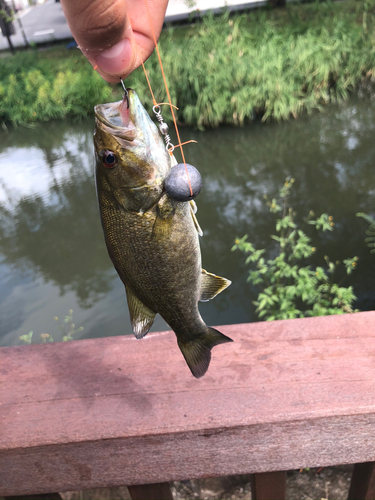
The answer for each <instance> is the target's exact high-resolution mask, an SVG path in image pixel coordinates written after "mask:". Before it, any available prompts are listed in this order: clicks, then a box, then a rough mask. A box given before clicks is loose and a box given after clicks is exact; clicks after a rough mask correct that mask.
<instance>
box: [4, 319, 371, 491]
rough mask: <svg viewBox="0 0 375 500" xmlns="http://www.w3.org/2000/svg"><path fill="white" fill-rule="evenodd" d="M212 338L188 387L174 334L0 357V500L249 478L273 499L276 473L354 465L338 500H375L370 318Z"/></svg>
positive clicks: (245, 327) (231, 330) (245, 328)
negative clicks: (208, 358)
mask: <svg viewBox="0 0 375 500" xmlns="http://www.w3.org/2000/svg"><path fill="white" fill-rule="evenodd" d="M220 330H221V331H222V332H223V333H225V334H226V335H229V336H230V337H232V338H233V340H234V342H233V344H226V345H221V346H218V347H216V348H215V349H214V350H213V356H212V362H211V366H210V368H209V371H208V372H207V374H206V375H205V377H203V378H202V379H200V380H196V379H194V378H193V377H192V376H191V374H190V372H189V370H188V368H187V367H186V365H185V362H184V360H183V358H182V356H181V354H180V352H179V350H178V347H177V344H176V339H175V335H174V334H173V333H172V332H163V333H155V334H149V335H148V336H147V337H146V338H145V339H143V340H141V341H139V340H136V339H134V338H132V337H124V336H123V337H107V338H101V339H90V340H81V341H74V342H66V343H59V344H56V343H54V344H43V345H31V346H20V347H9V348H8V347H5V348H1V349H0V495H3V496H5V497H10V496H12V495H13V496H15V495H31V494H39V493H49V492H62V491H71V490H83V489H86V488H95V487H106V486H116V485H127V486H129V490H130V493H131V495H132V498H133V499H134V500H136V499H138V500H141V499H145V500H152V499H155V500H168V499H171V498H172V497H171V493H170V490H169V486H168V481H171V480H181V479H192V478H202V477H210V476H223V475H230V474H244V473H251V474H254V476H253V495H254V498H255V499H257V500H260V499H264V500H277V499H282V498H285V473H284V472H280V471H287V470H290V469H297V468H302V467H318V466H319V467H322V466H329V465H336V464H349V463H355V464H358V465H356V466H355V468H354V474H353V479H352V484H351V489H350V493H349V498H350V500H357V499H358V500H366V499H367V500H369V499H374V498H375V473H374V465H373V462H374V461H375V312H364V313H357V314H348V315H343V316H329V317H319V318H309V319H298V320H287V321H275V322H271V323H252V324H242V325H229V326H223V327H221V328H220ZM43 498H48V497H43ZM51 498H58V496H57V495H56V496H52V497H51Z"/></svg>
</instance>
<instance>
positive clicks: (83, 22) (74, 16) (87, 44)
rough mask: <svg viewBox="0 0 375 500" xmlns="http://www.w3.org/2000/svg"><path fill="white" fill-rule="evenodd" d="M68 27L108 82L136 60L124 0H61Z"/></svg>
mask: <svg viewBox="0 0 375 500" xmlns="http://www.w3.org/2000/svg"><path fill="white" fill-rule="evenodd" d="M61 3H62V7H63V10H64V14H65V17H66V19H67V21H68V24H69V28H70V30H71V32H72V34H73V36H74V38H75V40H76V42H77V43H78V46H79V48H80V49H81V51H82V52H83V54H84V55H85V56H86V57H87V59H88V60H89V61H90V63H91V64H92V66H93V67H94V68H95V69H96V70H97V71H98V72H99V73H100V74H101V75H102V77H103V78H104V79H105V80H107V81H109V82H118V81H119V78H125V77H126V76H127V75H128V74H129V73H131V72H132V71H133V70H134V69H135V68H136V67H137V66H138V65H139V64H140V61H139V62H137V54H138V52H137V50H136V48H135V47H134V44H135V40H134V35H133V31H132V27H131V23H130V20H129V16H128V12H127V4H126V3H125V0H116V1H114V0H79V1H77V0H62V1H61Z"/></svg>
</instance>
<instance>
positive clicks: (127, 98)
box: [120, 78, 129, 109]
mask: <svg viewBox="0 0 375 500" xmlns="http://www.w3.org/2000/svg"><path fill="white" fill-rule="evenodd" d="M120 82H121V85H122V88H123V89H124V99H125V98H126V103H127V105H128V109H129V92H128V90H127V88H126V87H125V83H124V81H123V79H122V78H120Z"/></svg>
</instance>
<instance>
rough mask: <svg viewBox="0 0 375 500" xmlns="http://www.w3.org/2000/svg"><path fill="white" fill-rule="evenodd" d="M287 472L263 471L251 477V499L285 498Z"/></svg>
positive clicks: (281, 499) (280, 499) (283, 499)
mask: <svg viewBox="0 0 375 500" xmlns="http://www.w3.org/2000/svg"><path fill="white" fill-rule="evenodd" d="M285 498H286V472H282V471H276V472H261V473H260V474H253V475H252V477H251V500H285Z"/></svg>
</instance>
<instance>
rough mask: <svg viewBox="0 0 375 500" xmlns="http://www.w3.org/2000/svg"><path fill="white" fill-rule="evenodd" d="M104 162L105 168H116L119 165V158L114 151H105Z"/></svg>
mask: <svg viewBox="0 0 375 500" xmlns="http://www.w3.org/2000/svg"><path fill="white" fill-rule="evenodd" d="M102 161H103V164H104V166H105V167H107V168H114V167H115V166H116V164H117V157H116V155H115V153H114V152H113V151H109V150H108V149H107V151H104V153H103V156H102Z"/></svg>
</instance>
